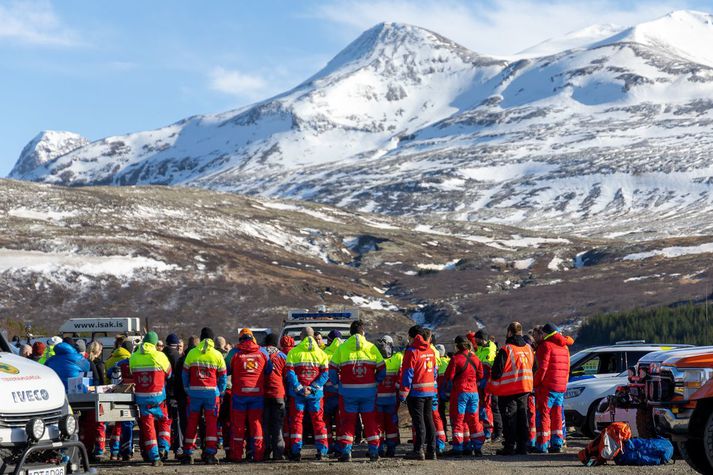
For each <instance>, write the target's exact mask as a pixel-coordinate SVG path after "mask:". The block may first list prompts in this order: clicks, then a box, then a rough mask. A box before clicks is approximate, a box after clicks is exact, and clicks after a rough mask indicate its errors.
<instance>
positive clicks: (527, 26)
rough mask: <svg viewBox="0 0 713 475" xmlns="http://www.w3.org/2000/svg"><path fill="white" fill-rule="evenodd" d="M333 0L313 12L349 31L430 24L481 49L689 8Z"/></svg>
mask: <svg viewBox="0 0 713 475" xmlns="http://www.w3.org/2000/svg"><path fill="white" fill-rule="evenodd" d="M484 3H485V2H472V1H466V0H424V1H419V2H416V1H408V0H395V1H391V0H359V1H357V0H333V1H331V2H329V3H324V4H322V5H321V6H319V7H317V9H316V10H315V11H313V12H312V14H314V15H315V16H317V17H318V18H321V19H324V20H328V21H330V22H333V23H335V24H337V25H339V26H340V31H342V32H343V33H344V34H346V35H349V36H355V35H357V34H358V33H359V32H361V31H363V30H365V29H367V28H370V27H372V26H374V25H375V24H377V23H380V22H383V21H394V22H402V23H410V24H413V25H417V26H421V27H423V28H427V29H429V30H433V31H435V32H437V33H439V34H442V35H444V36H446V37H448V38H450V39H452V40H454V41H456V42H458V43H461V44H462V45H464V46H466V47H468V48H470V49H472V50H473V51H477V52H479V53H483V54H493V55H511V54H514V53H516V52H518V51H521V50H524V49H526V48H528V47H531V46H533V45H535V44H537V43H540V42H541V41H544V40H546V39H548V38H553V37H557V36H560V35H564V34H566V33H569V32H571V31H574V30H578V29H581V28H585V27H587V26H590V25H593V24H605V23H611V24H619V25H634V24H637V23H641V22H643V21H648V20H653V19H655V18H657V17H660V16H663V15H665V14H666V13H668V12H670V11H672V10H678V9H685V8H690V7H691V6H692V5H693V4H692V3H691V2H690V1H687V0H639V1H637V2H634V3H633V4H632V3H629V5H628V7H627V6H623V5H621V3H623V2H618V1H616V0H590V1H588V2H581V1H571V0H570V1H567V0H554V1H543V0H493V1H492V2H490V3H489V4H488V5H485V4H484Z"/></svg>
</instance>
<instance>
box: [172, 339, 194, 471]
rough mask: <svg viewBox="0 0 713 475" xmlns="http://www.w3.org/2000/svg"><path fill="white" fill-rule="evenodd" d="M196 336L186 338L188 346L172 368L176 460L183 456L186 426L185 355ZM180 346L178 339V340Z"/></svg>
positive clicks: (174, 451) (192, 345)
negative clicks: (176, 422)
mask: <svg viewBox="0 0 713 475" xmlns="http://www.w3.org/2000/svg"><path fill="white" fill-rule="evenodd" d="M198 340H199V338H198V336H195V338H194V337H193V336H192V337H190V338H189V339H188V346H187V347H186V351H185V353H183V354H182V355H181V357H180V358H178V361H177V362H176V367H175V368H174V370H173V374H174V376H173V397H175V398H176V406H177V409H178V410H177V411H176V412H177V413H178V417H179V419H178V430H177V431H174V432H173V453H174V454H175V456H176V460H181V459H182V458H183V445H184V444H185V436H186V429H187V428H188V392H187V391H186V388H185V387H184V386H183V369H184V367H185V365H186V357H187V356H188V353H190V352H191V350H192V349H193V348H195V342H196V341H198ZM178 344H179V348H180V344H181V343H180V341H179V343H178Z"/></svg>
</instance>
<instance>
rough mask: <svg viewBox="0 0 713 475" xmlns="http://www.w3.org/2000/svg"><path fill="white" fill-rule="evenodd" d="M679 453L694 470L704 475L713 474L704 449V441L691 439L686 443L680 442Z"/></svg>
mask: <svg viewBox="0 0 713 475" xmlns="http://www.w3.org/2000/svg"><path fill="white" fill-rule="evenodd" d="M676 445H677V446H678V451H679V452H681V457H683V460H685V461H686V463H687V464H688V465H690V466H691V468H692V469H693V470H695V471H696V472H698V473H702V474H703V475H710V474H712V473H713V466H711V464H710V462H709V461H708V457H707V456H706V453H705V451H704V450H703V449H704V444H703V441H702V440H700V439H690V440H687V441H685V442H678V443H677V444H676Z"/></svg>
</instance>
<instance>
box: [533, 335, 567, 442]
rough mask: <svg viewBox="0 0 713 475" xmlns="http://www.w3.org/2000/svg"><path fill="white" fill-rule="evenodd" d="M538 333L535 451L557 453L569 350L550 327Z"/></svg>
mask: <svg viewBox="0 0 713 475" xmlns="http://www.w3.org/2000/svg"><path fill="white" fill-rule="evenodd" d="M542 331H543V334H544V335H543V340H542V343H541V344H539V345H538V347H537V353H536V355H535V356H536V358H537V372H536V373H535V380H534V387H535V404H536V406H537V411H538V413H539V418H538V424H537V448H536V451H537V452H538V453H546V452H548V451H549V452H550V453H560V452H562V445H563V444H564V436H563V433H562V406H563V405H564V393H565V391H566V390H567V382H568V380H569V349H568V348H567V340H566V339H565V337H564V336H563V335H562V334H561V333H560V332H559V330H558V329H557V327H556V326H555V325H554V324H552V323H547V324H546V325H545V326H544V327H543V328H542Z"/></svg>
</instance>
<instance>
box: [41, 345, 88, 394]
mask: <svg viewBox="0 0 713 475" xmlns="http://www.w3.org/2000/svg"><path fill="white" fill-rule="evenodd" d="M53 351H54V355H53V356H51V357H49V358H48V359H47V362H46V363H45V364H46V365H47V366H48V367H49V368H51V369H52V370H53V371H54V372H55V373H57V376H59V379H61V380H62V384H64V390H65V392H68V391H69V379H70V378H76V377H79V376H86V375H87V373H89V372H90V371H91V368H90V366H89V361H88V360H87V359H86V358H84V357H83V356H82V355H80V354H79V352H77V350H76V349H75V348H74V346H72V345H71V344H69V343H65V342H60V343H57V344H56V345H54V350H53Z"/></svg>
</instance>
